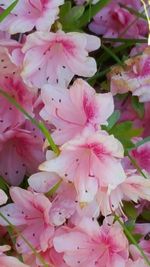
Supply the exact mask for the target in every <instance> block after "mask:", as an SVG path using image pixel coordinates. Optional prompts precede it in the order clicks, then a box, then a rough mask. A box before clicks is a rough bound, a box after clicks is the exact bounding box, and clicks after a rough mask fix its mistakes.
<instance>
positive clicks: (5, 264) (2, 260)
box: [0, 245, 29, 267]
mask: <svg viewBox="0 0 150 267" xmlns="http://www.w3.org/2000/svg"><path fill="white" fill-rule="evenodd" d="M8 250H10V247H9V246H7V245H5V246H0V266H1V267H12V266H15V267H29V265H26V264H24V263H22V262H20V261H19V260H18V259H17V258H15V257H11V256H7V255H5V254H4V252H5V251H8Z"/></svg>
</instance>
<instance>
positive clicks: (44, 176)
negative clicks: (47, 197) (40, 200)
mask: <svg viewBox="0 0 150 267" xmlns="http://www.w3.org/2000/svg"><path fill="white" fill-rule="evenodd" d="M28 183H29V185H30V188H31V189H33V190H34V191H35V192H40V193H41V192H42V193H47V192H49V191H50V190H51V189H52V188H54V187H55V186H56V185H57V184H59V183H60V184H59V187H58V189H57V194H56V193H54V194H53V197H52V196H51V201H52V208H51V210H50V221H51V223H52V224H53V225H55V226H59V225H62V224H64V223H65V222H66V220H67V219H69V218H70V217H71V216H72V215H73V214H74V213H75V211H76V205H77V204H76V191H75V188H74V186H73V184H68V183H64V182H62V181H61V179H60V177H59V176H58V175H56V174H55V173H50V172H39V173H36V174H33V175H31V177H30V178H29V179H28Z"/></svg>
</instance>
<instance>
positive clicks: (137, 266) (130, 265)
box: [126, 259, 148, 267]
mask: <svg viewBox="0 0 150 267" xmlns="http://www.w3.org/2000/svg"><path fill="white" fill-rule="evenodd" d="M147 266H148V265H147V264H146V263H145V262H144V260H142V259H138V260H136V261H132V260H128V262H127V263H126V267H147Z"/></svg>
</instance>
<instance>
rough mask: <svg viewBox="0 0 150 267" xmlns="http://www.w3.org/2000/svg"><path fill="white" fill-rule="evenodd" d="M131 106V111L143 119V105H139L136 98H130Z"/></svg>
mask: <svg viewBox="0 0 150 267" xmlns="http://www.w3.org/2000/svg"><path fill="white" fill-rule="evenodd" d="M131 104H132V107H133V109H134V110H135V111H136V112H137V114H138V115H139V117H140V118H141V119H142V118H143V117H144V111H145V110H144V103H140V102H139V99H138V97H137V96H132V98H131Z"/></svg>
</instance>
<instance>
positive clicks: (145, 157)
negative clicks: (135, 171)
mask: <svg viewBox="0 0 150 267" xmlns="http://www.w3.org/2000/svg"><path fill="white" fill-rule="evenodd" d="M131 155H132V157H134V158H135V160H136V162H137V163H138V165H139V166H140V167H141V168H142V169H145V170H146V171H147V172H150V142H146V143H145V144H143V145H141V146H139V147H138V148H137V149H134V150H132V152H131Z"/></svg>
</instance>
